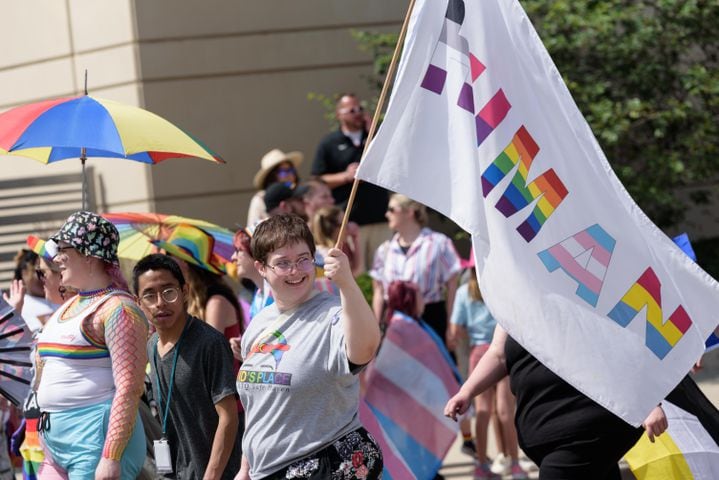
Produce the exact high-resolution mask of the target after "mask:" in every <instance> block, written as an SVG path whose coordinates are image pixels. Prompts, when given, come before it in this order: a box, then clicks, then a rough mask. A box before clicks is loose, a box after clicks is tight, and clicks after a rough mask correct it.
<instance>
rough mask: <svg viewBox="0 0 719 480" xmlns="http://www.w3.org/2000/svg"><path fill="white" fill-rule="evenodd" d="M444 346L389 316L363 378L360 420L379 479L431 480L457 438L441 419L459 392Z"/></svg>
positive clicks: (421, 328)
mask: <svg viewBox="0 0 719 480" xmlns="http://www.w3.org/2000/svg"><path fill="white" fill-rule="evenodd" d="M450 362H451V360H450V357H449V354H448V353H447V351H446V350H445V348H444V344H443V343H442V340H440V339H439V337H437V336H436V334H434V332H433V331H432V330H431V329H430V328H429V327H427V326H425V325H420V324H419V323H418V322H417V321H415V320H414V319H412V318H410V317H407V316H405V315H402V314H400V313H395V315H394V316H393V317H392V319H391V321H390V324H389V327H388V328H387V333H386V335H385V338H384V340H383V341H382V347H381V348H380V351H379V353H378V354H377V358H376V359H375V360H374V361H373V362H372V363H371V364H370V366H369V368H368V369H367V373H366V376H365V391H364V395H363V396H362V399H361V401H360V420H361V421H362V424H363V425H364V426H365V428H366V429H367V430H368V431H369V432H370V433H371V434H372V436H373V437H375V439H376V440H377V442H378V443H379V445H380V447H381V449H382V455H383V457H384V473H383V478H386V479H395V480H400V479H401V480H410V479H428V478H434V476H435V474H436V473H437V472H438V471H439V469H440V467H441V465H442V460H443V459H444V457H445V455H446V454H447V451H448V450H449V448H450V447H451V446H452V443H453V442H454V440H455V439H456V438H457V424H456V423H455V422H454V421H452V420H450V419H449V418H447V417H445V416H444V415H442V410H443V408H444V405H445V403H447V401H448V400H449V399H450V398H451V397H452V396H453V395H454V394H455V393H457V391H458V390H459V383H458V382H457V378H456V376H455V373H454V371H453V369H452V366H451V363H450Z"/></svg>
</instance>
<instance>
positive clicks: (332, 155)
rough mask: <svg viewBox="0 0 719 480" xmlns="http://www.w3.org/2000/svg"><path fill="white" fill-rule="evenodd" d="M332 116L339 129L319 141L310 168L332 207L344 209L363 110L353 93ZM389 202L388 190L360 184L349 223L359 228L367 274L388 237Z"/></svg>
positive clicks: (359, 147)
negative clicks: (327, 191) (331, 200)
mask: <svg viewBox="0 0 719 480" xmlns="http://www.w3.org/2000/svg"><path fill="white" fill-rule="evenodd" d="M335 116H336V117H337V120H338V121H339V123H340V128H339V130H337V131H335V132H332V133H330V134H329V135H327V136H326V137H324V138H323V139H322V140H321V141H320V144H319V146H318V147H317V153H316V154H315V159H314V163H313V164H312V175H317V176H319V177H320V178H321V179H322V180H323V181H324V182H325V183H327V185H328V186H329V187H330V188H331V189H332V196H333V197H334V199H335V203H336V204H337V205H338V206H339V207H341V208H346V207H347V200H348V199H349V196H350V192H351V190H352V182H354V178H355V172H356V171H357V167H358V166H359V162H360V159H361V158H362V151H363V149H364V144H365V141H366V139H367V129H366V126H367V125H366V117H365V112H364V109H363V108H362V106H361V105H360V102H359V99H358V98H357V96H355V95H354V94H352V93H346V94H343V95H341V96H340V98H339V100H338V101H337V105H336V106H335ZM388 201H389V193H388V192H387V190H385V189H383V188H381V187H378V186H376V185H372V184H370V183H365V182H362V183H360V184H359V187H358V188H357V195H356V197H355V201H354V204H353V207H352V211H351V212H350V220H352V221H353V222H355V223H357V224H358V225H359V227H360V248H361V250H362V252H363V254H364V259H365V269H366V270H369V269H370V267H371V265H372V260H373V259H374V254H375V252H376V251H377V247H379V246H380V244H381V243H382V242H384V241H385V240H387V239H388V238H389V237H390V234H391V232H390V230H389V227H387V219H386V218H385V212H386V211H387V203H388Z"/></svg>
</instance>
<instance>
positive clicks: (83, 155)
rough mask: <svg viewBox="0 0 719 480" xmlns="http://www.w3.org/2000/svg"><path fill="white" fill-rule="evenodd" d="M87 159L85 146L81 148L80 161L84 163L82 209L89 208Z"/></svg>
mask: <svg viewBox="0 0 719 480" xmlns="http://www.w3.org/2000/svg"><path fill="white" fill-rule="evenodd" d="M85 160H87V156H86V154H85V147H82V148H81V149H80V162H81V163H82V209H83V210H85V209H86V208H87V176H86V174H85Z"/></svg>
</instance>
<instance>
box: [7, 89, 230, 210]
mask: <svg viewBox="0 0 719 480" xmlns="http://www.w3.org/2000/svg"><path fill="white" fill-rule="evenodd" d="M0 154H9V155H17V156H22V157H28V158H32V159H34V160H37V161H39V162H42V163H52V162H57V161H60V160H65V159H69V158H79V159H80V161H81V162H82V170H83V192H82V193H83V208H85V190H86V181H85V161H86V160H87V159H88V158H121V159H126V160H134V161H137V162H142V163H147V164H155V163H159V162H162V161H164V160H167V159H170V158H183V157H185V158H200V159H204V160H209V161H211V162H216V163H225V162H224V160H222V158H220V157H219V156H217V155H216V154H215V153H213V152H212V151H210V150H209V149H208V148H207V147H205V146H204V145H203V144H201V143H200V142H198V141H197V140H195V139H194V138H192V137H191V136H190V135H188V134H187V133H185V132H183V131H182V130H180V129H179V128H178V127H176V126H175V125H173V124H172V123H170V122H168V121H167V120H165V119H163V118H162V117H160V116H158V115H155V114H154V113H151V112H148V111H147V110H143V109H142V108H138V107H134V106H131V105H125V104H122V103H119V102H115V101H112V100H105V99H101V98H96V97H92V96H90V95H87V94H85V95H81V96H78V97H66V98H58V99H54V100H45V101H42V102H37V103H32V104H28V105H23V106H20V107H16V108H13V109H10V110H8V111H6V112H4V113H2V114H0Z"/></svg>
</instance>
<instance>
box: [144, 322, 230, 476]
mask: <svg viewBox="0 0 719 480" xmlns="http://www.w3.org/2000/svg"><path fill="white" fill-rule="evenodd" d="M188 321H189V322H190V324H189V325H188V327H187V331H186V332H185V334H184V337H183V339H182V342H181V343H180V345H179V346H180V350H179V352H178V355H177V367H176V369H175V381H174V387H173V389H172V398H171V400H170V413H169V414H168V415H167V439H168V441H169V443H170V452H171V455H172V464H173V465H174V474H169V475H167V477H168V478H177V479H183V480H184V479H201V478H202V476H203V475H204V473H205V469H206V468H207V462H208V461H209V460H210V453H211V451H212V442H213V440H214V437H215V431H216V430H217V424H218V421H219V417H218V415H217V410H215V404H216V403H217V402H219V401H220V400H222V399H223V398H225V397H227V396H228V395H232V396H235V395H236V392H237V390H236V389H235V379H234V373H233V371H232V358H233V357H232V352H231V350H230V345H229V343H228V342H227V340H226V339H225V337H224V336H223V335H222V334H221V333H220V332H218V331H217V330H215V329H214V328H212V327H211V326H209V325H207V324H206V323H205V322H203V321H201V320H198V319H197V318H194V317H190V319H189V320H188ZM156 344H157V333H155V334H154V335H152V337H151V338H150V340H149V341H148V342H147V356H148V358H149V359H150V379H151V380H152V391H153V395H154V397H155V399H157V398H158V392H157V375H156V374H155V368H156V367H157V369H158V370H159V377H160V384H161V385H162V404H161V406H159V405H158V409H159V410H160V422H162V413H163V412H164V409H165V408H166V403H165V402H166V401H167V393H168V385H169V381H170V374H171V372H172V363H173V359H174V357H175V348H177V345H176V346H174V347H173V348H172V349H170V351H168V352H167V353H166V354H165V355H164V356H163V357H162V358H158V357H159V356H158V357H156V356H155V345H156ZM159 407H161V408H159ZM240 435H241V432H240V433H238V435H237V438H236V439H235V446H234V449H233V451H232V454H231V455H230V459H229V461H228V462H227V466H226V467H225V471H224V473H223V475H222V478H223V479H232V478H234V476H235V474H237V472H238V471H239V470H240V461H241V459H242V452H241V450H240V442H241V438H240Z"/></svg>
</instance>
